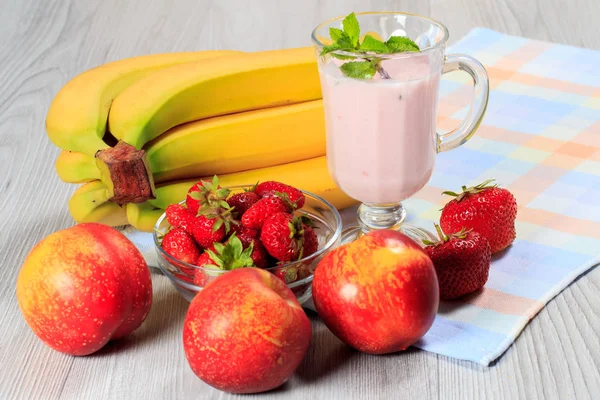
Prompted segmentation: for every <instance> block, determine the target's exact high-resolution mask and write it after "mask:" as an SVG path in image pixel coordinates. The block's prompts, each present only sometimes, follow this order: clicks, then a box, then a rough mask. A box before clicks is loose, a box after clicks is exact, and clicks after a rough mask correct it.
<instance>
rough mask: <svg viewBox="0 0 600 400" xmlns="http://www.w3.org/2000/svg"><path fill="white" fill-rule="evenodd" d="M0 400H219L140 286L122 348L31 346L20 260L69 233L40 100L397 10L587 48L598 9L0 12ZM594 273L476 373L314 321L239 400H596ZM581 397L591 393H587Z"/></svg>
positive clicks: (162, 298) (590, 4)
mask: <svg viewBox="0 0 600 400" xmlns="http://www.w3.org/2000/svg"><path fill="white" fill-rule="evenodd" d="M0 10H1V11H0V38H1V39H0V59H1V60H2V63H1V64H0V88H1V90H0V171H1V172H2V173H3V174H4V177H0V266H1V268H0V278H1V279H0V282H1V283H0V365H1V366H0V398H2V399H19V398H22V399H46V398H52V399H54V398H64V399H101V398H106V399H121V398H123V399H155V398H156V399H180V398H202V399H209V398H210V399H217V398H219V399H227V398H231V397H233V396H230V395H227V394H224V393H221V392H219V391H216V390H214V389H211V388H210V387H208V386H207V385H205V384H203V383H202V382H201V381H200V380H198V379H197V378H196V377H195V376H194V375H193V373H192V371H191V370H190V368H189V367H188V365H187V362H186V360H185V357H184V354H183V349H182V344H181V328H182V321H183V318H184V315H185V311H186V308H187V305H188V304H187V302H186V301H185V300H183V299H182V298H181V297H180V296H179V295H178V294H177V293H176V292H175V290H174V289H173V288H172V287H171V286H170V284H169V283H168V282H167V279H166V278H164V277H162V276H160V275H154V276H153V278H154V286H155V288H154V305H153V308H152V311H151V313H150V316H149V318H148V319H147V321H146V322H145V324H144V325H143V326H142V327H141V328H140V329H139V330H138V331H137V332H135V334H134V335H132V336H131V337H129V338H127V339H125V340H123V341H121V342H119V343H114V344H111V345H109V346H108V347H107V348H105V349H104V350H102V351H100V352H99V353H98V354H95V355H92V356H89V357H80V358H76V357H69V356H65V355H62V354H59V353H57V352H54V351H52V350H50V349H49V348H47V347H46V346H44V345H43V344H42V343H41V342H40V341H39V340H38V339H37V338H36V337H35V336H34V335H33V333H32V332H31V331H30V330H29V328H28V327H27V326H26V324H25V322H24V320H23V318H22V317H21V314H20V312H19V310H18V307H17V302H16V298H15V281H16V277H17V273H18V270H19V267H20V265H21V263H22V262H23V260H24V258H25V256H26V254H27V252H28V251H29V249H30V248H31V247H32V246H33V245H34V244H35V243H36V242H37V241H39V240H40V239H42V238H43V237H44V236H46V235H48V234H50V233H51V232H53V231H56V230H58V229H62V228H65V227H68V226H70V225H72V224H73V221H72V220H71V218H70V216H69V213H68V211H67V200H68V198H69V196H70V194H71V193H72V191H73V190H74V186H72V185H67V184H64V183H61V182H60V181H59V180H58V178H57V177H56V175H55V173H54V169H53V162H54V160H55V158H56V156H57V154H58V149H57V148H55V147H54V146H52V145H51V144H50V142H49V141H48V139H47V137H46V135H45V132H44V118H45V115H46V111H47V109H48V105H49V104H50V101H51V100H52V98H53V96H54V95H55V94H56V93H57V91H58V90H59V89H60V87H61V86H62V85H63V84H65V82H67V80H68V79H70V78H72V77H73V76H75V75H76V74H77V73H79V72H82V71H84V70H86V69H88V68H91V67H94V66H96V65H99V64H102V63H105V62H107V61H112V60H117V59H120V58H124V57H129V56H134V55H142V54H147V53H159V52H170V51H183V50H192V49H211V48H214V49H224V48H231V49H245V50H261V49H273V48H284V47H295V46H304V45H308V44H309V35H310V31H311V29H312V28H313V27H314V26H315V25H316V24H317V23H319V22H321V21H323V20H325V19H328V18H330V17H334V16H338V15H342V14H347V13H348V12H350V11H352V10H354V11H361V10H362V11H365V10H403V11H407V12H413V13H418V14H425V15H429V16H431V17H433V18H435V19H438V20H440V21H442V22H444V23H445V24H446V25H447V26H448V27H449V29H450V32H451V35H452V39H453V40H456V39H458V38H460V37H461V36H463V35H464V34H466V33H467V32H468V31H469V30H470V29H471V28H473V27H475V26H485V27H489V28H492V29H496V30H499V31H502V32H507V33H510V34H515V35H522V36H526V37H531V38H537V39H543V40H550V41H555V42H561V43H567V44H572V45H577V46H583V47H589V48H595V49H600V35H598V29H597V22H598V21H597V18H598V16H600V2H598V0H571V1H569V2H566V1H561V0H419V1H414V0H412V1H409V0H402V1H365V0H362V1H359V0H345V1H341V0H340V1H327V2H325V1H317V0H295V1H289V0H254V1H243V0H213V1H209V0H161V1H146V0H135V1H133V0H129V1H120V0H103V1H100V0H98V1H93V0H80V1H76V0H38V1H35V0H2V1H0ZM599 289H600V269H596V270H594V271H592V272H590V273H588V274H587V275H585V276H583V277H582V278H580V279H579V280H578V281H577V282H576V283H574V284H573V285H571V286H570V287H569V288H568V289H567V290H565V291H564V292H563V293H562V294H560V295H559V296H558V297H557V298H556V299H554V300H553V301H551V302H550V304H548V306H547V307H546V308H544V310H543V311H542V312H541V313H540V314H539V315H538V316H537V317H536V318H535V319H534V320H533V322H532V323H531V324H529V326H527V327H526V329H525V331H524V332H523V334H521V336H520V337H519V338H518V339H517V341H516V343H515V344H514V345H513V346H512V347H511V348H510V349H509V350H508V352H507V353H506V354H505V355H504V356H503V357H502V358H501V359H500V360H499V361H498V362H497V364H496V365H494V366H492V367H490V368H484V367H481V366H478V365H476V364H473V363H470V362H461V361H457V360H454V359H450V358H446V357H443V356H438V355H436V354H432V353H426V352H423V351H419V350H409V351H407V352H405V353H403V354H395V355H389V356H379V357H376V356H369V355H365V354H359V353H357V352H354V351H352V350H350V349H349V348H348V347H346V346H344V345H343V344H342V343H341V342H340V341H338V340H337V339H336V338H335V337H334V336H333V335H332V334H331V333H330V332H329V331H328V330H327V329H326V328H325V326H324V325H323V324H322V323H321V322H319V320H318V319H317V318H316V317H314V316H312V317H311V318H312V321H313V328H314V336H313V343H312V346H311V348H310V350H309V353H308V355H307V357H306V359H305V360H304V363H303V364H302V366H301V367H300V368H299V370H298V372H297V374H296V375H295V376H294V378H293V379H292V380H291V381H290V382H289V383H288V384H286V385H285V386H284V387H283V388H281V389H279V390H277V391H275V392H272V393H268V394H265V395H260V396H256V397H254V396H249V397H247V398H263V397H264V398H286V399H338V398H340V399H345V400H351V399H361V400H364V399H375V398H381V399H400V398H407V399H415V398H419V399H425V398H436V399H437V398H444V399H446V398H451V399H496V398H505V399H517V398H521V399H542V398H545V399H554V398H563V399H566V398H569V399H585V398H592V397H595V398H599V397H598V396H600V373H599V372H598V370H599V367H600V361H599V360H600V337H599V332H600V294H599ZM594 393H595V394H594Z"/></svg>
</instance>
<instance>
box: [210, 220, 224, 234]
mask: <svg viewBox="0 0 600 400" xmlns="http://www.w3.org/2000/svg"><path fill="white" fill-rule="evenodd" d="M222 225H223V219H221V218H219V219H217V220H216V221H215V223H214V224H213V227H212V232H213V233H215V232H216V231H218V230H219V228H220V227H221V226H222Z"/></svg>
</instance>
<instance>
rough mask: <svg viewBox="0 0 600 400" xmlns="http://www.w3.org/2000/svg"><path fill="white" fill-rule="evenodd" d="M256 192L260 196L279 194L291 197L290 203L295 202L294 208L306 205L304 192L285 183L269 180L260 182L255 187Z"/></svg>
mask: <svg viewBox="0 0 600 400" xmlns="http://www.w3.org/2000/svg"><path fill="white" fill-rule="evenodd" d="M254 193H256V194H257V195H259V196H260V197H269V196H273V195H277V196H280V197H283V198H287V199H289V201H290V203H292V204H293V208H294V209H296V210H297V209H299V208H302V207H304V201H305V198H304V194H303V193H302V192H301V191H300V190H298V189H296V188H295V187H293V186H290V185H286V184H285V183H281V182H275V181H267V182H263V183H259V184H258V185H256V188H255V189H254Z"/></svg>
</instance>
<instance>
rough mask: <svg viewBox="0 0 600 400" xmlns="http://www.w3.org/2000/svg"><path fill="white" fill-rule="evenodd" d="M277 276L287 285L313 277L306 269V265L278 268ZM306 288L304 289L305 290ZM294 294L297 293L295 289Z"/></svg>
mask: <svg viewBox="0 0 600 400" xmlns="http://www.w3.org/2000/svg"><path fill="white" fill-rule="evenodd" d="M274 274H275V276H276V277H278V278H279V279H281V280H282V281H284V282H285V283H293V282H296V281H297V280H300V279H304V278H306V277H308V276H310V275H311V272H310V271H309V270H308V268H306V266H305V265H295V264H294V265H289V266H287V267H281V268H277V269H276V270H275V272H274ZM304 289H306V288H303V289H302V290H304ZM292 292H294V293H296V291H294V289H292Z"/></svg>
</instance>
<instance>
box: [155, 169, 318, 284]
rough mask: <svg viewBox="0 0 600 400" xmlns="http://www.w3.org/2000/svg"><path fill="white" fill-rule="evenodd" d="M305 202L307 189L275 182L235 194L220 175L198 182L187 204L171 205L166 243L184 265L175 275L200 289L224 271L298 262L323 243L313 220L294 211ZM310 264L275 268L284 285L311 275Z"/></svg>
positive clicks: (165, 247)
mask: <svg viewBox="0 0 600 400" xmlns="http://www.w3.org/2000/svg"><path fill="white" fill-rule="evenodd" d="M305 200H306V199H305V197H304V194H303V193H302V191H300V190H298V189H296V188H294V187H292V186H290V185H287V184H284V183H280V182H276V181H266V182H261V183H257V184H256V185H255V186H253V187H251V188H249V189H248V190H246V191H243V192H239V193H234V194H232V193H231V191H230V190H229V189H227V188H223V187H221V186H220V185H219V180H218V178H217V176H216V175H215V177H214V178H213V179H212V181H210V182H209V181H199V182H197V183H195V184H194V185H193V186H192V187H191V188H190V189H189V190H188V193H187V196H186V198H185V203H184V204H181V203H175V204H171V205H169V206H168V207H167V209H166V212H165V214H166V218H167V221H168V222H169V224H170V228H169V230H168V231H167V232H166V233H165V234H164V236H163V237H162V241H161V246H162V249H163V250H164V251H165V252H166V253H168V254H169V255H171V256H172V257H174V258H175V259H176V260H177V261H175V264H176V265H177V264H179V265H177V266H178V267H179V273H176V274H175V276H177V277H178V278H180V279H183V280H186V281H193V283H194V284H196V285H197V286H200V287H203V286H205V285H206V284H207V283H208V282H209V281H210V280H211V279H213V278H215V277H217V276H218V275H220V273H219V271H230V270H233V269H237V268H243V267H258V268H269V267H276V266H281V265H283V264H286V263H290V262H292V261H297V260H300V259H302V258H304V257H308V256H310V255H312V254H314V253H315V252H316V251H317V250H318V247H319V241H318V238H317V234H316V233H315V231H314V229H313V223H312V221H311V219H310V218H309V217H307V216H306V215H300V213H298V214H297V215H294V213H295V212H296V211H298V210H300V209H301V208H302V207H303V206H304V202H305ZM179 261H182V262H183V263H185V264H181V263H178V262H179ZM186 264H192V265H196V266H199V267H202V268H190V267H189V266H187V265H186ZM308 268H309V265H305V264H303V263H297V264H290V265H288V266H286V267H282V268H276V269H274V270H273V272H274V273H275V275H277V276H278V277H279V278H281V279H282V280H283V281H284V282H285V283H292V282H295V281H297V280H298V279H303V278H306V277H307V276H309V275H310V274H311V271H309V270H308Z"/></svg>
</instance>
